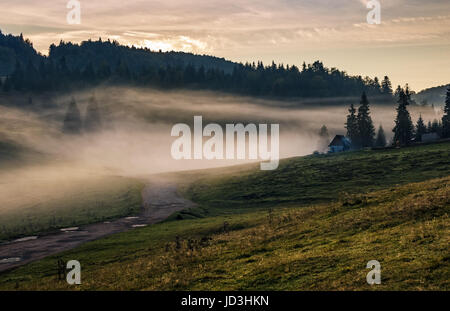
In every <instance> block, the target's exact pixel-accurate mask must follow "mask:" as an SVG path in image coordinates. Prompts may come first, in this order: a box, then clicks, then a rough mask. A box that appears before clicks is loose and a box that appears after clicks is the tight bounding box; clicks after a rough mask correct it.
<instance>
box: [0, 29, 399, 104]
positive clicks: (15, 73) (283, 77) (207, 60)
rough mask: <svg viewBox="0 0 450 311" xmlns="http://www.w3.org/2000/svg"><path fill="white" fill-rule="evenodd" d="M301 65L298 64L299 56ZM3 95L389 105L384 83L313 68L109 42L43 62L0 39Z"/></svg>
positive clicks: (56, 51) (23, 43) (62, 46)
mask: <svg viewBox="0 0 450 311" xmlns="http://www.w3.org/2000/svg"><path fill="white" fill-rule="evenodd" d="M299 58H300V56H299ZM0 76H3V79H0V80H1V85H0V87H1V91H2V92H14V91H32V92H33V91H34V92H38V91H53V90H62V91H67V90H71V89H75V88H83V87H92V86H95V85H98V84H100V83H101V84H105V83H106V84H129V85H136V86H144V87H156V88H162V89H169V88H189V89H209V90H218V91H223V92H230V93H235V94H242V95H252V96H273V97H304V98H313V97H314V98H324V97H349V96H360V95H361V93H362V92H363V91H366V93H368V94H369V95H371V96H378V98H381V99H382V100H385V101H386V102H393V100H392V98H393V97H392V86H391V82H390V81H389V78H388V77H383V79H381V80H379V79H378V78H376V77H375V78H373V79H371V78H369V77H365V78H363V77H361V76H350V75H348V74H347V73H346V72H345V71H341V70H338V69H336V68H331V69H330V68H326V67H325V66H324V65H323V64H322V63H321V62H320V61H316V62H314V63H313V64H308V65H307V64H305V63H303V66H302V67H301V68H298V67H296V66H289V65H283V64H275V63H272V64H271V65H268V66H266V65H264V64H263V63H262V62H258V63H256V64H255V63H246V64H241V63H234V62H231V61H227V60H225V59H223V58H217V57H213V56H207V55H195V54H191V53H183V52H161V51H158V52H155V51H151V50H149V49H143V48H136V47H129V46H123V45H120V44H119V43H118V42H116V41H110V40H106V41H105V40H103V41H102V40H101V39H99V40H98V41H91V40H88V41H84V42H82V43H81V44H73V43H70V42H67V43H66V42H62V41H61V42H60V43H59V45H58V46H56V45H51V46H50V49H49V56H43V55H40V54H39V53H37V52H36V51H35V50H34V48H33V45H32V43H31V42H30V41H29V40H26V39H24V38H23V36H22V35H20V36H12V35H4V34H2V33H1V32H0Z"/></svg>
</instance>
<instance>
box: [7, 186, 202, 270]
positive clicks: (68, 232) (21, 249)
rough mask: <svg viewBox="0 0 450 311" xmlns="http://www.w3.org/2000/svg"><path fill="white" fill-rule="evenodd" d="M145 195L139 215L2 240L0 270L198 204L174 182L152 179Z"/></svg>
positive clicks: (150, 222)
mask: <svg viewBox="0 0 450 311" xmlns="http://www.w3.org/2000/svg"><path fill="white" fill-rule="evenodd" d="M142 198H143V209H142V211H141V213H140V214H139V215H136V216H135V217H125V218H120V219H117V220H114V221H110V222H102V223H95V224H91V225H86V226H81V227H75V228H66V229H62V230H61V231H60V232H57V233H52V234H48V235H43V236H35V237H28V238H23V239H19V240H15V241H12V242H8V243H4V244H0V272H2V271H5V270H9V269H11V268H14V267H18V266H21V265H24V264H26V263H29V262H31V261H35V260H38V259H42V258H44V257H47V256H49V255H54V254H57V253H60V252H62V251H65V250H69V249H72V248H74V247H77V246H79V245H81V244H83V243H85V242H88V241H93V240H96V239H99V238H102V237H105V236H107V235H111V234H114V233H119V232H124V231H127V230H130V229H133V228H137V227H143V226H146V225H150V224H154V223H157V222H159V221H162V220H164V219H165V218H167V217H168V216H169V215H171V214H172V213H174V212H177V211H180V210H183V209H186V208H190V207H194V206H195V204H194V203H192V202H191V201H189V200H186V199H184V198H182V197H180V196H179V195H178V193H177V191H176V187H175V186H174V185H173V184H171V183H155V182H149V183H148V184H147V185H146V187H145V188H144V190H143V191H142Z"/></svg>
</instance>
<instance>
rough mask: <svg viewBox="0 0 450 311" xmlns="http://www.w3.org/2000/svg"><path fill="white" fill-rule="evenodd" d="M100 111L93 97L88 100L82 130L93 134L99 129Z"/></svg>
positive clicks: (100, 124)
mask: <svg viewBox="0 0 450 311" xmlns="http://www.w3.org/2000/svg"><path fill="white" fill-rule="evenodd" d="M101 126H102V123H101V119H100V110H99V108H98V104H97V101H96V99H95V97H94V96H92V97H91V98H90V99H89V103H88V106H87V109H86V117H85V119H84V129H85V130H86V131H88V132H94V131H97V130H99V129H100V128H101Z"/></svg>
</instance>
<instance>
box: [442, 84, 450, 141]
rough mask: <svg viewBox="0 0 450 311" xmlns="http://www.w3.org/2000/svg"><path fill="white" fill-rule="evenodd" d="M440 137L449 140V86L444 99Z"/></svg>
mask: <svg viewBox="0 0 450 311" xmlns="http://www.w3.org/2000/svg"><path fill="white" fill-rule="evenodd" d="M442 137H443V138H450V85H449V86H448V89H447V96H446V97H445V106H444V115H443V116H442Z"/></svg>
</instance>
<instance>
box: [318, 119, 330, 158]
mask: <svg viewBox="0 0 450 311" xmlns="http://www.w3.org/2000/svg"><path fill="white" fill-rule="evenodd" d="M329 140H330V135H329V134H328V129H327V127H326V126H325V125H323V126H322V127H321V128H320V131H319V144H318V149H319V151H320V152H325V151H326V150H327V148H328V144H329Z"/></svg>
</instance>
